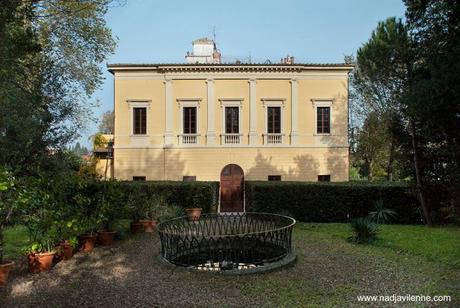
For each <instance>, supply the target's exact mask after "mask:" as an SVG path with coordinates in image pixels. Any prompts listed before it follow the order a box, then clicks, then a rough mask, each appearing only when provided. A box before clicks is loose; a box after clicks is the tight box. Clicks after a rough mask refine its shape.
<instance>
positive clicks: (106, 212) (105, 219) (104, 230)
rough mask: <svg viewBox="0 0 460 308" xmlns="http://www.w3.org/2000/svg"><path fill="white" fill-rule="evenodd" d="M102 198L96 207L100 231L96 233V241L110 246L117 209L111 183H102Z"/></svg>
mask: <svg viewBox="0 0 460 308" xmlns="http://www.w3.org/2000/svg"><path fill="white" fill-rule="evenodd" d="M103 185H104V186H103V190H102V196H101V199H100V202H99V204H98V205H97V207H98V219H99V225H100V226H101V227H100V229H99V230H98V231H97V234H98V237H97V238H98V241H99V243H100V244H101V245H103V246H110V245H112V243H113V238H114V236H115V233H116V231H114V228H113V224H114V223H115V220H116V218H117V215H116V214H117V213H118V212H119V211H118V208H117V206H116V204H117V203H116V200H112V199H116V193H115V191H116V189H113V185H114V184H112V183H111V182H110V183H107V182H104V183H103ZM107 186H109V187H107Z"/></svg>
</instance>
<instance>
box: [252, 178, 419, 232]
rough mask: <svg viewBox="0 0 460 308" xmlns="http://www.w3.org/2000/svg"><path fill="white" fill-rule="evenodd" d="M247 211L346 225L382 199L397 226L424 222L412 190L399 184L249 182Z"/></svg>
mask: <svg viewBox="0 0 460 308" xmlns="http://www.w3.org/2000/svg"><path fill="white" fill-rule="evenodd" d="M245 189H246V211H254V212H270V213H284V214H290V215H292V216H293V217H294V218H296V219H297V220H300V221H305V222H344V221H348V220H350V219H352V218H357V217H365V216H367V215H368V214H369V212H370V211H372V210H373V207H374V205H375V202H376V201H377V200H378V199H382V200H383V202H384V205H385V207H386V208H390V209H393V210H395V211H396V212H397V214H398V215H397V218H396V219H395V223H411V224H413V223H421V216H420V211H419V207H418V203H417V200H416V198H415V197H414V195H413V194H412V192H411V190H410V188H409V187H408V186H405V185H400V184H399V185H398V184H391V185H389V184H367V183H353V182H350V183H299V182H246V187H245Z"/></svg>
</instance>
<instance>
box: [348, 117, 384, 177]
mask: <svg viewBox="0 0 460 308" xmlns="http://www.w3.org/2000/svg"><path fill="white" fill-rule="evenodd" d="M389 142H390V140H389V138H388V134H387V133H386V127H385V123H384V122H382V121H381V120H380V119H379V118H378V115H377V113H375V112H371V113H370V114H369V115H368V116H367V118H366V119H365V121H364V124H363V126H362V128H361V129H360V130H359V131H358V133H357V147H356V151H355V156H356V158H357V159H361V160H362V161H363V162H364V164H363V167H364V168H365V172H364V173H365V174H367V177H368V180H369V181H372V180H373V179H374V178H375V176H376V175H377V174H378V172H379V171H382V170H384V169H385V168H386V165H385V162H386V161H387V156H388V154H389V153H388V148H389Z"/></svg>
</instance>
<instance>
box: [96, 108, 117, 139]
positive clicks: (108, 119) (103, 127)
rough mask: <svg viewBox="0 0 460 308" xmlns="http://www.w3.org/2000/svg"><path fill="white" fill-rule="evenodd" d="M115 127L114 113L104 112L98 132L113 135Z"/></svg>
mask: <svg viewBox="0 0 460 308" xmlns="http://www.w3.org/2000/svg"><path fill="white" fill-rule="evenodd" d="M114 125H115V113H114V112H113V111H110V110H109V111H106V112H104V113H103V114H102V118H101V123H100V124H99V132H100V133H102V134H113V132H114Z"/></svg>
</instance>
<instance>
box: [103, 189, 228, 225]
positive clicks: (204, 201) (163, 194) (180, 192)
mask: <svg viewBox="0 0 460 308" xmlns="http://www.w3.org/2000/svg"><path fill="white" fill-rule="evenodd" d="M111 185H116V187H117V188H116V189H115V191H119V192H121V193H122V195H124V197H122V198H120V199H119V202H121V203H122V204H123V205H124V203H125V202H126V201H128V200H129V201H130V202H131V205H132V206H134V210H135V208H137V210H138V211H139V212H140V213H139V215H141V217H140V219H141V218H143V217H144V216H145V213H146V208H145V207H146V204H148V203H149V202H150V200H152V199H155V198H163V199H164V200H163V201H164V202H165V203H166V204H168V206H178V207H180V208H182V209H185V208H188V207H201V208H203V212H209V211H210V210H211V208H212V207H213V206H215V205H216V204H217V196H218V187H219V186H218V183H216V182H111ZM132 199H135V200H132ZM131 214H133V213H132V212H131Z"/></svg>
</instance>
